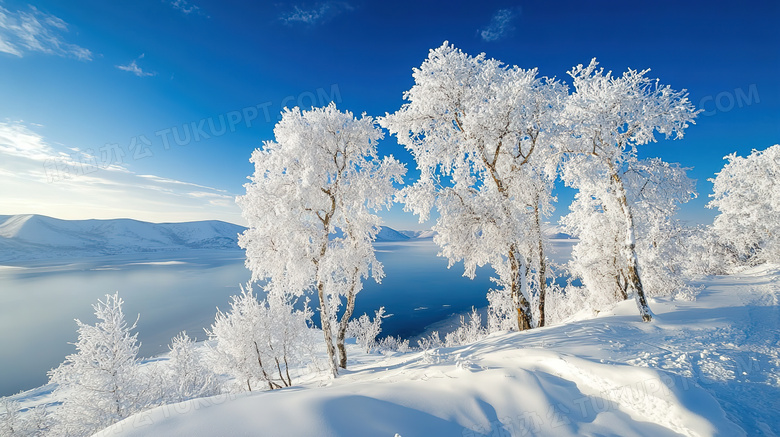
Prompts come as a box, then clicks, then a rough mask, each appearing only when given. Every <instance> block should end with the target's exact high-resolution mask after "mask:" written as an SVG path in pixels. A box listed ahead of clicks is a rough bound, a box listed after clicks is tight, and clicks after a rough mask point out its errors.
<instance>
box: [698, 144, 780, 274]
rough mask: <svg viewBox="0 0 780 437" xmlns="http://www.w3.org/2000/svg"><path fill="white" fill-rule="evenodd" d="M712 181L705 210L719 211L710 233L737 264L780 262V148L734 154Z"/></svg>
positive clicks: (776, 146)
mask: <svg viewBox="0 0 780 437" xmlns="http://www.w3.org/2000/svg"><path fill="white" fill-rule="evenodd" d="M724 159H727V160H728V162H727V163H726V165H724V166H723V169H722V170H721V171H720V173H718V174H717V176H716V177H715V178H714V179H710V182H712V183H713V194H711V195H710V197H712V200H711V201H710V203H709V204H707V207H709V208H717V209H718V210H719V211H720V214H718V216H717V217H715V222H714V224H713V231H714V232H715V233H716V234H717V235H718V237H719V239H720V241H721V242H722V243H723V244H724V245H725V246H727V247H728V248H730V249H731V250H732V251H733V252H734V253H735V254H737V256H738V257H739V259H740V261H742V262H745V263H747V264H759V263H763V262H774V263H780V219H778V217H780V195H778V193H779V192H780V145H774V146H772V147H769V148H768V149H766V150H763V151H759V150H753V152H752V153H751V154H750V155H749V156H747V157H745V158H743V157H740V156H737V154H736V153H733V154H731V155H728V156H726V157H725V158H724Z"/></svg>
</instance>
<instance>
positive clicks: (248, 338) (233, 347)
mask: <svg viewBox="0 0 780 437" xmlns="http://www.w3.org/2000/svg"><path fill="white" fill-rule="evenodd" d="M310 318H311V311H310V310H309V309H308V306H305V307H304V309H303V310H295V309H294V308H293V305H292V303H291V301H290V298H289V296H284V295H281V294H273V295H269V296H268V299H267V300H263V301H262V302H261V301H258V300H257V297H256V296H255V295H254V292H253V291H252V287H251V285H250V284H248V285H247V286H246V287H242V288H241V294H240V295H238V296H233V298H232V301H231V303H230V311H229V312H227V313H223V312H222V311H218V312H217V315H216V320H215V321H214V324H213V325H211V329H210V330H206V333H207V334H208V336H209V338H210V339H211V340H214V341H215V342H216V345H215V346H214V347H213V348H212V349H211V361H212V362H213V363H214V366H215V368H216V370H217V371H220V372H223V373H225V374H227V375H230V376H232V377H234V378H235V379H236V380H237V381H238V382H239V384H240V385H239V387H244V386H245V387H246V389H247V390H248V391H252V389H253V387H254V388H257V383H258V382H262V383H264V384H267V386H268V389H270V390H273V389H276V388H282V387H289V386H291V385H292V377H291V376H290V369H291V368H292V367H293V366H295V365H299V364H301V363H302V362H303V361H304V360H305V359H306V358H307V354H308V353H310V349H309V348H310V347H311V343H310V342H309V338H310V336H309V335H308V322H309V320H310Z"/></svg>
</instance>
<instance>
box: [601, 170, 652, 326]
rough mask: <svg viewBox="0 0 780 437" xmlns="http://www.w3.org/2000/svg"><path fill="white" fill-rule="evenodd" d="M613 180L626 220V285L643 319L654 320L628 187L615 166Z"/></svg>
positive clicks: (624, 248)
mask: <svg viewBox="0 0 780 437" xmlns="http://www.w3.org/2000/svg"><path fill="white" fill-rule="evenodd" d="M610 167H611V166H610ZM612 181H613V182H614V184H615V188H616V189H615V194H616V195H617V197H618V204H619V205H620V210H621V212H622V213H623V218H624V220H625V222H626V235H625V241H624V243H623V246H624V247H623V250H624V253H625V256H626V261H627V266H628V271H627V272H626V276H627V277H626V282H627V284H626V285H628V289H629V290H633V291H634V296H635V298H636V306H637V308H638V309H639V315H641V316H642V321H644V322H649V321H651V320H653V313H652V311H650V306H649V305H648V304H647V298H646V297H645V289H644V287H643V286H642V280H641V278H640V277H639V261H638V259H637V256H636V237H635V236H634V217H633V215H632V214H631V208H630V207H629V205H628V198H627V197H626V188H625V186H623V180H622V179H621V178H620V176H619V175H618V174H617V172H615V171H614V168H612Z"/></svg>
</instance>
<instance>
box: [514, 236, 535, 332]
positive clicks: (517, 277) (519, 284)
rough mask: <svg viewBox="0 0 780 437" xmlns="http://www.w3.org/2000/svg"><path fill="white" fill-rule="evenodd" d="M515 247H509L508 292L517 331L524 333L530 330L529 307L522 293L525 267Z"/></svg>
mask: <svg viewBox="0 0 780 437" xmlns="http://www.w3.org/2000/svg"><path fill="white" fill-rule="evenodd" d="M517 255H518V254H517V251H516V249H515V246H514V245H512V246H510V247H509V266H510V268H511V276H512V279H511V284H510V292H511V294H512V302H514V304H515V308H516V309H517V330H518V331H525V330H526V329H531V318H530V317H529V314H530V313H531V305H529V304H528V300H527V299H526V298H525V294H524V293H523V292H524V291H525V290H524V288H525V266H524V265H523V262H522V261H520V260H519V259H518V256H517Z"/></svg>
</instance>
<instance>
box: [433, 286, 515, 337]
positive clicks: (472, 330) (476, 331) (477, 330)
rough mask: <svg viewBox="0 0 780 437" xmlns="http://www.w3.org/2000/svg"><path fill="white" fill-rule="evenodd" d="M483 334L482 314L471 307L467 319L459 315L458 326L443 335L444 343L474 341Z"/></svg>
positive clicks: (484, 333)
mask: <svg viewBox="0 0 780 437" xmlns="http://www.w3.org/2000/svg"><path fill="white" fill-rule="evenodd" d="M504 294H506V293H504ZM485 335H487V330H486V329H485V328H484V327H483V326H482V316H481V315H480V314H479V313H478V312H477V310H476V309H474V308H471V313H469V318H468V321H466V318H465V317H464V316H460V325H458V328H457V329H456V330H454V331H452V332H450V333H449V334H447V335H445V336H444V345H445V346H446V347H452V346H460V345H463V344H469V343H474V342H475V341H479V340H481V339H482V338H484V337H485Z"/></svg>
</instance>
